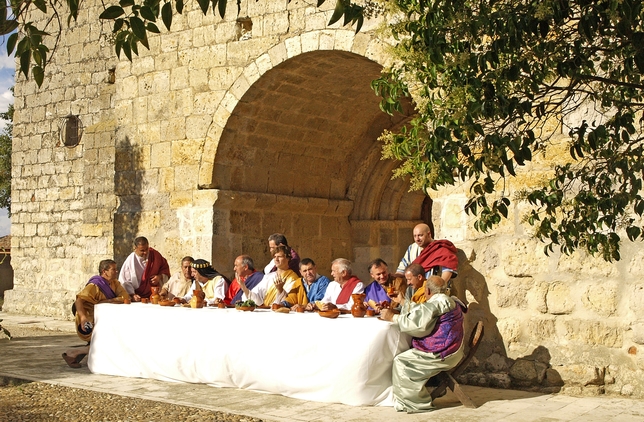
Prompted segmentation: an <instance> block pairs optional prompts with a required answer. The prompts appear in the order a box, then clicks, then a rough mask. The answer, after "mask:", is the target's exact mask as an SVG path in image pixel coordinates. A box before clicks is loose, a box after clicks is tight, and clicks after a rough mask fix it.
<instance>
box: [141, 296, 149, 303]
mask: <svg viewBox="0 0 644 422" xmlns="http://www.w3.org/2000/svg"><path fill="white" fill-rule="evenodd" d="M148 302H150V299H148V298H147V297H142V298H141V303H148Z"/></svg>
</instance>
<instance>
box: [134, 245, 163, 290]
mask: <svg viewBox="0 0 644 422" xmlns="http://www.w3.org/2000/svg"><path fill="white" fill-rule="evenodd" d="M161 274H165V275H167V276H168V278H170V266H168V261H166V259H165V258H164V257H163V256H162V255H161V254H160V253H159V252H157V251H156V250H154V249H152V248H150V249H148V262H147V263H146V264H145V270H143V276H141V283H139V287H137V288H136V289H135V290H134V293H136V294H137V295H139V296H141V297H150V294H151V293H152V290H151V289H150V287H151V279H152V277H154V276H155V275H161Z"/></svg>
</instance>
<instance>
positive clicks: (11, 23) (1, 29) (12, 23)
mask: <svg viewBox="0 0 644 422" xmlns="http://www.w3.org/2000/svg"><path fill="white" fill-rule="evenodd" d="M16 28H18V21H17V20H15V19H9V20H6V21H4V23H3V24H2V26H0V35H7V34H10V33H12V32H13V31H15V30H16Z"/></svg>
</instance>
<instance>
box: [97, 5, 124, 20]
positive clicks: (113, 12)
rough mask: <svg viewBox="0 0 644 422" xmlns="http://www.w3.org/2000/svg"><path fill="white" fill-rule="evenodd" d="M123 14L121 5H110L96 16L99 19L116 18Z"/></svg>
mask: <svg viewBox="0 0 644 422" xmlns="http://www.w3.org/2000/svg"><path fill="white" fill-rule="evenodd" d="M124 14H125V10H123V8H122V7H120V6H110V7H108V8H107V9H105V10H104V11H103V13H101V14H100V16H99V17H98V18H99V19H116V18H118V17H119V16H121V15H124Z"/></svg>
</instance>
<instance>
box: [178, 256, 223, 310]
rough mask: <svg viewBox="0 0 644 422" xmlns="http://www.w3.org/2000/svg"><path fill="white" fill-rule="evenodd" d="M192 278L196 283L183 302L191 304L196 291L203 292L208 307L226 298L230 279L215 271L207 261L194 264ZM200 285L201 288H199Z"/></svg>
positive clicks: (193, 283)
mask: <svg viewBox="0 0 644 422" xmlns="http://www.w3.org/2000/svg"><path fill="white" fill-rule="evenodd" d="M192 276H193V277H194V279H195V281H193V282H192V286H191V287H190V290H189V291H188V293H187V294H186V295H185V296H184V297H183V301H185V302H190V299H192V294H193V293H192V292H193V291H194V290H199V289H201V290H203V292H204V293H205V295H206V303H207V305H208V306H212V305H216V304H218V303H219V302H221V301H223V300H224V298H225V297H226V290H227V289H228V279H227V278H226V277H224V276H223V275H221V274H220V273H219V272H217V270H215V269H214V268H213V267H212V265H210V262H208V261H206V260H205V259H196V260H194V261H193V263H192ZM197 283H199V287H197Z"/></svg>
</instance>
